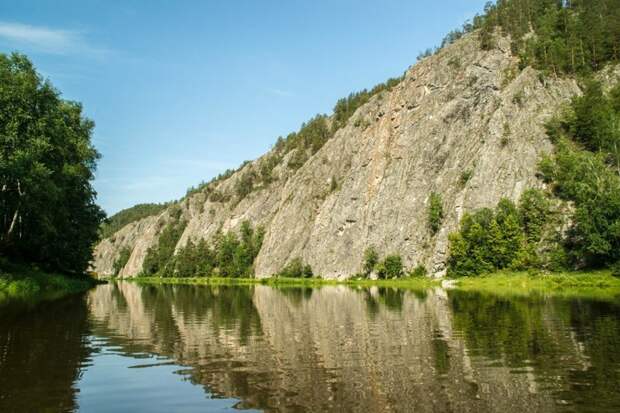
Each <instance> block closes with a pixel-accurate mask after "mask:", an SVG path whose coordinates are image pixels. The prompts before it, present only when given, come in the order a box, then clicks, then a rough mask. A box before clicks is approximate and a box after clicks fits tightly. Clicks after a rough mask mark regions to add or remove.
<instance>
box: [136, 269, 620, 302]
mask: <svg viewBox="0 0 620 413" xmlns="http://www.w3.org/2000/svg"><path fill="white" fill-rule="evenodd" d="M128 280H129V281H132V282H136V283H140V284H193V285H270V286H274V287H322V286H329V285H347V286H350V287H372V286H378V287H391V288H407V289H416V290H422V289H428V288H432V287H437V286H439V285H441V283H442V280H435V279H431V278H426V277H412V278H400V279H392V280H368V279H357V278H354V279H349V280H342V281H339V280H324V279H321V278H282V277H273V278H263V279H256V278H221V277H195V278H173V277H136V278H129V279H128ZM453 282H454V283H455V288H458V289H460V290H465V291H476V292H483V293H489V294H494V295H505V296H510V295H512V296H514V295H521V296H526V295H532V294H537V295H552V296H564V297H574V298H576V297H583V298H601V299H606V300H609V299H613V300H616V299H620V278H615V277H612V276H611V271H595V272H587V273H577V272H566V273H542V272H540V273H538V272H518V273H516V272H498V273H493V274H488V275H483V276H480V277H469V278H458V279H456V280H453Z"/></svg>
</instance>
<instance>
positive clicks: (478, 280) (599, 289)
mask: <svg viewBox="0 0 620 413" xmlns="http://www.w3.org/2000/svg"><path fill="white" fill-rule="evenodd" d="M453 283H454V288H456V289H459V290H463V291H475V292H481V293H489V294H494V295H511V296H514V295H523V296H526V295H530V294H544V295H552V296H562V297H567V298H568V297H577V296H578V297H590V298H602V299H614V300H615V299H620V278H618V277H613V276H612V275H611V271H609V270H601V271H592V272H559V273H528V272H516V273H515V272H500V273H494V274H488V275H483V276H480V277H471V278H459V279H457V280H454V281H453Z"/></svg>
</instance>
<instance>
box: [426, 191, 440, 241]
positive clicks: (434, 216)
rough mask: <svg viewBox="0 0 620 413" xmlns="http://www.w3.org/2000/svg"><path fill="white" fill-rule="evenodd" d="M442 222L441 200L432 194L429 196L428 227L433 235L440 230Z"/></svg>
mask: <svg viewBox="0 0 620 413" xmlns="http://www.w3.org/2000/svg"><path fill="white" fill-rule="evenodd" d="M442 221H443V200H442V198H441V195H439V194H437V193H435V192H433V193H431V196H430V202H429V206H428V226H429V227H430V229H431V232H432V233H433V234H436V233H437V231H439V228H441V222H442Z"/></svg>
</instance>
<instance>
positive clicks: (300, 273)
mask: <svg viewBox="0 0 620 413" xmlns="http://www.w3.org/2000/svg"><path fill="white" fill-rule="evenodd" d="M278 276H279V277H284V278H312V276H313V273H312V267H310V265H309V264H304V262H303V261H302V259H301V258H294V259H293V260H291V262H289V263H288V264H287V265H286V266H285V267H284V268H282V270H281V271H280V272H279V274H278Z"/></svg>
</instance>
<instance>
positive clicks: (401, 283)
mask: <svg viewBox="0 0 620 413" xmlns="http://www.w3.org/2000/svg"><path fill="white" fill-rule="evenodd" d="M128 280H129V281H132V282H136V283H140V284H193V285H270V286H274V287H287V286H291V287H294V286H298V287H322V286H328V285H348V286H352V287H371V286H377V287H395V288H413V289H425V288H430V287H434V286H439V285H440V284H441V281H438V280H433V279H431V278H426V277H411V278H400V279H394V280H367V279H350V280H324V279H321V278H283V277H273V278H261V279H257V278H221V277H196V278H174V277H136V278H130V279H128Z"/></svg>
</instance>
